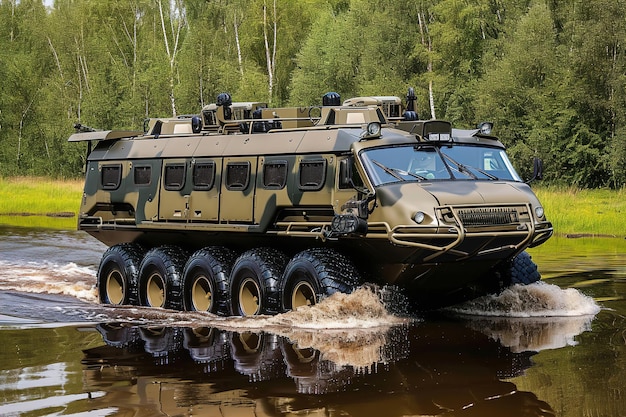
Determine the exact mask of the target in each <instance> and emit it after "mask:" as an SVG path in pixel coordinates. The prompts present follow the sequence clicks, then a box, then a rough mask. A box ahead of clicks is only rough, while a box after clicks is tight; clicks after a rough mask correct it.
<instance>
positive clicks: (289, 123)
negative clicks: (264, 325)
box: [69, 93, 552, 315]
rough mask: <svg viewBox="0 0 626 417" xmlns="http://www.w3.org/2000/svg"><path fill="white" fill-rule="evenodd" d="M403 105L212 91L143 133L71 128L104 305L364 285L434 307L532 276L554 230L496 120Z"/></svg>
mask: <svg viewBox="0 0 626 417" xmlns="http://www.w3.org/2000/svg"><path fill="white" fill-rule="evenodd" d="M407 97H408V103H407V106H406V110H405V109H404V106H403V105H402V103H401V100H400V99H399V98H397V97H385V96H380V97H358V98H354V99H350V100H346V101H345V102H343V103H342V102H341V101H340V100H341V99H340V97H339V95H337V94H336V93H329V94H327V95H326V96H324V99H323V105H322V106H316V107H309V108H304V107H299V108H268V107H267V106H266V105H265V104H264V103H233V102H232V101H231V99H230V96H229V95H228V94H226V93H223V94H220V95H219V96H218V99H217V101H216V103H215V104H213V105H209V106H206V107H205V108H204V109H202V112H201V114H199V115H191V116H182V117H178V118H164V119H150V120H147V121H146V123H145V126H144V130H143V131H115V130H113V131H93V130H92V129H89V128H85V127H81V126H78V130H79V132H78V133H76V134H74V135H72V136H71V137H70V139H69V140H70V141H88V142H89V143H90V146H89V150H90V153H89V155H88V158H87V162H86V178H85V188H84V193H83V197H82V202H81V207H80V216H79V223H78V228H79V229H80V230H84V231H86V232H87V233H89V234H91V235H92V236H94V237H95V238H97V239H98V240H100V241H102V242H104V243H105V244H106V245H108V246H109V248H108V249H107V250H106V252H105V253H104V255H103V257H102V261H101V263H100V266H99V269H98V275H97V287H98V291H99V297H100V300H101V302H103V303H109V304H131V305H144V306H154V307H163V308H168V309H183V310H195V311H208V312H212V313H215V314H223V315H257V314H276V313H279V312H283V311H288V310H290V309H294V308H296V307H299V306H304V305H311V304H315V303H317V302H319V301H320V300H321V299H322V298H323V297H326V296H328V295H330V294H332V293H335V292H337V291H341V292H351V291H352V290H353V289H355V288H356V287H358V286H359V285H362V284H364V283H375V284H379V285H390V286H393V287H394V288H396V287H397V288H400V289H402V291H403V292H404V293H405V294H406V296H407V297H408V298H409V299H410V300H411V301H412V302H413V303H414V304H415V306H416V307H417V308H419V309H433V308H438V307H441V306H446V305H450V304H454V303H457V302H459V301H463V300H466V299H470V298H473V297H476V296H479V295H483V294H486V293H490V292H496V291H498V290H500V289H502V288H504V287H506V286H508V285H511V284H512V283H529V282H533V281H536V280H538V279H539V274H538V272H537V267H536V265H535V264H534V263H533V262H532V261H531V260H530V257H529V256H528V255H527V253H526V252H524V250H525V249H526V248H528V247H533V246H537V245H539V244H541V243H543V242H545V241H546V240H547V239H548V238H549V237H550V236H551V235H552V225H551V223H550V222H548V221H547V220H546V217H545V215H544V210H543V208H542V206H541V204H540V202H539V201H538V199H537V197H536V196H535V195H534V193H533V192H532V191H531V189H530V188H529V186H528V185H527V184H526V183H524V182H523V181H522V179H521V178H520V177H519V176H518V174H517V173H516V172H515V170H514V168H513V166H512V165H511V162H510V161H509V159H508V158H507V156H506V154H505V148H504V146H503V145H502V143H500V142H499V141H498V139H497V138H495V137H493V136H490V129H489V127H490V125H488V124H485V125H481V127H480V128H479V129H475V130H458V129H453V128H452V127H451V125H450V123H448V122H445V121H440V120H418V117H417V113H416V112H415V110H414V108H413V102H414V96H413V95H412V94H411V93H410V94H409V95H408V96H407ZM93 143H95V144H94V146H91V145H92V144H93ZM92 148H93V149H92Z"/></svg>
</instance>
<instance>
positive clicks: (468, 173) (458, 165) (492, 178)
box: [441, 152, 499, 180]
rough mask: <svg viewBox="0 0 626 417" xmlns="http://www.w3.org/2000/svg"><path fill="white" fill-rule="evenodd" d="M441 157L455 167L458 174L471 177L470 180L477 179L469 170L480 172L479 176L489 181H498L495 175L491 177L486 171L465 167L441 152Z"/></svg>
mask: <svg viewBox="0 0 626 417" xmlns="http://www.w3.org/2000/svg"><path fill="white" fill-rule="evenodd" d="M441 155H442V156H443V157H444V158H445V159H447V160H448V161H449V162H452V163H453V164H454V165H456V167H457V168H458V171H459V172H461V173H463V174H466V175H468V176H470V177H472V179H474V180H477V179H478V177H477V176H476V175H475V174H474V173H473V172H472V171H471V170H470V168H471V169H474V170H476V171H477V172H480V173H481V174H483V175H484V176H485V177H487V178H489V179H490V180H498V179H499V178H498V177H496V176H495V175H492V174H490V173H488V172H487V171H483V170H482V169H480V168H476V167H474V166H470V167H468V166H466V165H463V164H462V163H460V162H457V161H455V160H454V159H452V158H451V157H450V156H448V155H446V154H445V153H443V152H441Z"/></svg>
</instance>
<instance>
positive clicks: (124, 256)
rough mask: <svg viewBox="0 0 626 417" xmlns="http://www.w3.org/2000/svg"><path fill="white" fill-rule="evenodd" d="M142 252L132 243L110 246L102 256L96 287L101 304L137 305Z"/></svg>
mask: <svg viewBox="0 0 626 417" xmlns="http://www.w3.org/2000/svg"><path fill="white" fill-rule="evenodd" d="M143 254H144V250H143V249H142V248H141V247H140V246H138V245H135V244H132V243H122V244H119V245H115V246H111V247H110V248H108V249H107V250H106V251H105V252H104V254H103V255H102V260H101V261H100V266H99V267H98V275H97V279H96V285H97V287H98V297H99V299H100V302H101V303H102V304H115V305H137V304H138V302H139V299H138V295H137V280H138V277H139V265H140V263H141V258H142V256H143Z"/></svg>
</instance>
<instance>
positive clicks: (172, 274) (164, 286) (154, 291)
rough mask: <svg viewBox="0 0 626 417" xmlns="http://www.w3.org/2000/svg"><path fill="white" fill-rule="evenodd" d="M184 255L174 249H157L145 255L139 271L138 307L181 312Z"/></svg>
mask: <svg viewBox="0 0 626 417" xmlns="http://www.w3.org/2000/svg"><path fill="white" fill-rule="evenodd" d="M186 259H187V256H186V253H185V252H184V251H183V250H182V249H180V248H178V247H176V246H161V247H158V248H153V249H150V250H149V251H148V253H146V256H144V258H143V261H141V265H140V267H139V302H140V304H141V305H142V306H147V307H162V308H166V309H169V310H181V309H182V305H183V303H182V300H183V299H182V293H181V290H182V285H181V282H182V273H183V268H184V266H185V260H186Z"/></svg>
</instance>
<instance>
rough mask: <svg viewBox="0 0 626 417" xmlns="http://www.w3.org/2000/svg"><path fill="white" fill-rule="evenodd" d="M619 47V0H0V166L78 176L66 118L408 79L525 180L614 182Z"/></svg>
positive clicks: (311, 95) (430, 105) (623, 86)
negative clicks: (497, 144)
mask: <svg viewBox="0 0 626 417" xmlns="http://www.w3.org/2000/svg"><path fill="white" fill-rule="evenodd" d="M625 45H626V0H567V1H557V0H506V1H505V0H415V1H399V0H245V1H244V0H106V1H102V0H54V1H51V0H50V1H46V3H45V4H44V2H43V1H42V0H0V79H1V80H2V82H1V83H0V176H1V177H10V176H21V175H36V176H49V177H55V178H76V177H80V176H81V175H82V167H83V164H84V158H85V149H84V148H83V147H82V146H80V145H79V144H76V143H68V142H67V138H68V137H69V135H70V134H72V133H73V131H74V130H73V125H74V124H75V123H81V124H83V125H88V126H91V127H94V128H98V129H135V130H141V129H142V126H143V121H144V119H145V118H147V117H171V116H175V115H181V114H195V113H199V111H200V109H201V107H202V106H204V105H206V104H208V103H211V102H214V101H215V97H216V96H217V94H219V93H221V92H229V93H230V94H231V95H232V97H233V100H234V101H262V102H267V103H268V104H269V105H271V106H287V105H298V106H309V105H319V104H321V97H322V95H323V94H324V93H325V92H328V91H336V92H338V93H339V94H340V95H341V97H342V98H343V99H346V98H349V97H354V96H362V95H396V96H400V97H405V96H406V93H407V89H408V88H409V87H413V88H414V89H415V91H416V93H417V95H418V111H419V116H420V117H421V118H423V119H430V118H437V119H444V120H449V121H451V122H452V123H453V125H455V126H457V127H461V128H473V127H475V126H476V125H477V123H479V122H481V121H492V122H494V134H496V135H497V136H499V137H500V138H501V140H502V141H503V142H504V143H505V144H506V145H507V147H508V149H509V150H508V152H509V155H510V157H511V158H512V160H513V162H514V164H515V166H516V168H517V169H518V171H519V172H520V173H521V175H522V177H524V178H529V177H530V176H531V170H532V159H533V157H540V158H542V160H543V162H544V169H545V172H544V182H545V183H547V184H549V185H556V186H573V187H578V188H612V189H621V188H624V187H625V186H626V139H625V138H626V52H625Z"/></svg>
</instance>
